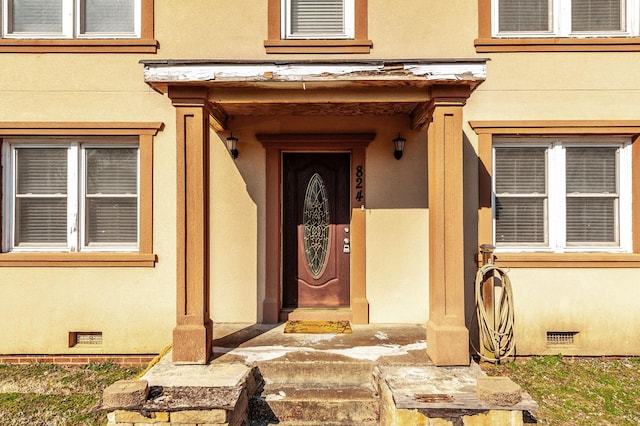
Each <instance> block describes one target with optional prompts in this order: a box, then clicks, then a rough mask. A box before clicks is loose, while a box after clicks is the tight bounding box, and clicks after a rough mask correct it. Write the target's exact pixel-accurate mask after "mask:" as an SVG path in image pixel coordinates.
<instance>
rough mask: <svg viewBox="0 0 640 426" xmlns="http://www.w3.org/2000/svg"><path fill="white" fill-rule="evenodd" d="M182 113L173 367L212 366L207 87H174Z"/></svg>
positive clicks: (178, 137)
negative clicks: (179, 364) (176, 365)
mask: <svg viewBox="0 0 640 426" xmlns="http://www.w3.org/2000/svg"><path fill="white" fill-rule="evenodd" d="M169 98H171V101H172V103H173V105H174V106H175V108H176V147H177V152H176V158H177V164H176V174H177V193H176V204H177V238H176V254H177V255H176V258H177V268H176V269H177V277H176V278H177V279H176V283H177V288H176V302H177V304H176V327H175V328H174V330H173V362H175V363H184V364H206V363H207V362H208V361H209V356H210V355H211V339H212V328H213V323H212V321H211V317H210V315H209V114H210V111H209V106H208V101H207V89H206V88H205V87H170V88H169Z"/></svg>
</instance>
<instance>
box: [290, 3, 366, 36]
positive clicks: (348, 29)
mask: <svg viewBox="0 0 640 426" xmlns="http://www.w3.org/2000/svg"><path fill="white" fill-rule="evenodd" d="M280 4H281V6H280V17H281V22H280V24H281V30H280V32H281V38H282V39H283V40H316V39H317V40H350V39H354V38H355V1H354V0H344V27H345V28H344V33H342V34H323V33H319V34H304V35H301V34H293V33H292V32H291V18H290V17H291V0H281V3H280Z"/></svg>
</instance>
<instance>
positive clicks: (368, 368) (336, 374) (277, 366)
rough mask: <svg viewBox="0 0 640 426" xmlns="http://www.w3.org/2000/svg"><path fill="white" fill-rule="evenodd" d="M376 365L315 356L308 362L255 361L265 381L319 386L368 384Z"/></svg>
mask: <svg viewBox="0 0 640 426" xmlns="http://www.w3.org/2000/svg"><path fill="white" fill-rule="evenodd" d="M374 367H375V365H374V364H373V363H371V362H362V361H330V360H322V359H318V357H317V356H316V359H314V360H308V361H291V360H283V361H270V362H265V363H258V369H259V370H260V373H261V374H262V377H263V378H264V381H265V383H268V384H273V383H283V384H298V385H307V384H312V385H318V384H332V383H340V384H341V385H343V386H347V385H355V386H361V385H369V384H371V382H372V378H373V369H374Z"/></svg>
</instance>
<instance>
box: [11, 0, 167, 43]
mask: <svg viewBox="0 0 640 426" xmlns="http://www.w3.org/2000/svg"><path fill="white" fill-rule="evenodd" d="M153 2H154V0H0V7H1V10H0V16H1V18H2V20H1V24H0V26H1V29H2V31H1V32H2V36H1V38H0V52H31V51H35V52H43V51H44V52H53V53H55V52H138V53H139V52H155V50H156V48H157V42H156V41H155V40H153Z"/></svg>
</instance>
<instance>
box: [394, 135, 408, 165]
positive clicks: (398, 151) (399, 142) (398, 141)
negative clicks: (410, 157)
mask: <svg viewBox="0 0 640 426" xmlns="http://www.w3.org/2000/svg"><path fill="white" fill-rule="evenodd" d="M405 143H407V140H406V139H405V138H403V137H402V136H400V133H398V137H397V138H395V139H394V140H393V146H394V151H393V156H394V157H396V160H399V159H401V158H402V151H404V144H405Z"/></svg>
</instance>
